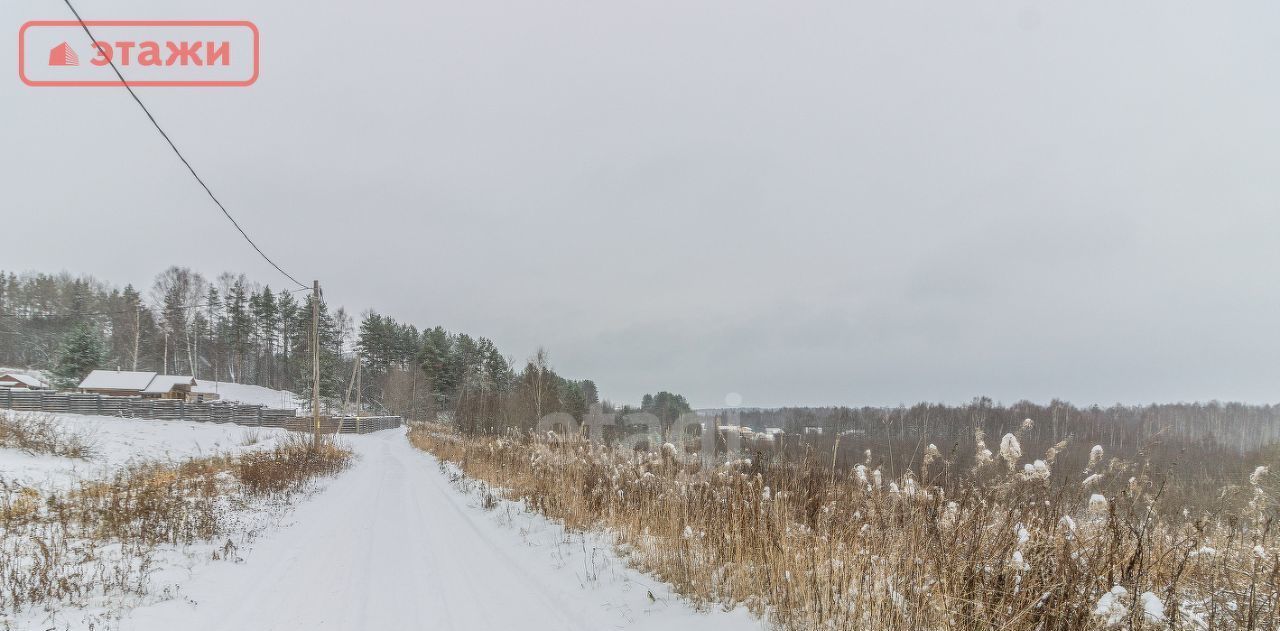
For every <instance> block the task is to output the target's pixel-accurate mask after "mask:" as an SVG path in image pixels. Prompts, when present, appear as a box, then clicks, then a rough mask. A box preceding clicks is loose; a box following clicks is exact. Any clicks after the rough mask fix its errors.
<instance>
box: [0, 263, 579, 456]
mask: <svg viewBox="0 0 1280 631" xmlns="http://www.w3.org/2000/svg"><path fill="white" fill-rule="evenodd" d="M319 311H320V317H319V335H318V338H319V348H320V360H321V361H320V363H321V370H320V376H321V378H320V395H321V397H322V400H323V403H322V405H324V406H325V407H327V408H330V409H332V408H337V407H342V406H344V405H345V406H347V407H348V409H351V408H352V407H353V406H354V405H355V402H356V401H359V404H360V406H361V407H363V408H365V409H369V410H374V411H385V412H389V413H394V414H401V415H405V416H408V417H411V418H435V417H437V416H445V417H451V418H453V419H454V420H455V421H456V422H458V424H459V425H460V426H462V427H464V429H472V430H477V431H478V430H480V429H488V428H495V429H497V428H503V427H517V426H518V427H532V426H533V425H534V423H535V422H536V419H537V418H539V417H541V416H542V415H545V414H548V413H551V412H568V413H570V414H574V415H575V416H579V417H580V416H581V415H583V414H585V413H586V410H587V409H588V407H589V406H590V405H592V404H595V403H598V402H600V396H599V392H598V391H597V389H596V386H595V384H594V382H592V381H590V380H582V381H574V380H569V379H565V378H563V377H561V376H560V375H558V374H556V372H555V371H554V370H553V369H552V368H551V366H550V361H549V359H548V355H547V353H546V352H545V351H542V350H540V351H539V352H538V353H537V354H536V355H535V356H534V357H533V358H531V359H529V360H528V361H527V362H525V363H524V364H523V365H520V366H518V365H517V364H516V363H515V362H514V360H512V359H511V358H509V357H507V356H504V355H503V354H502V353H501V352H499V350H498V348H497V347H496V345H495V344H494V343H493V342H492V341H491V340H488V339H486V338H483V337H472V336H470V335H467V334H464V333H452V332H449V331H446V330H445V329H443V328H441V327H438V326H437V327H434V328H427V329H421V330H420V329H418V328H417V327H416V326H414V325H412V324H406V323H401V322H397V321H396V320H394V319H392V318H389V317H386V316H383V315H379V314H377V313H374V312H372V311H369V312H366V313H365V314H364V315H363V317H362V318H361V321H360V323H359V325H358V326H357V325H355V324H354V322H353V319H352V317H351V316H350V315H349V314H348V312H347V311H346V310H345V309H344V308H342V307H337V308H330V306H329V305H328V304H327V303H326V302H325V300H324V299H323V297H321V300H320V302H319ZM311 340H312V314H311V296H310V294H309V292H307V293H302V292H299V291H289V290H273V289H272V288H271V287H269V286H266V285H260V284H258V283H254V282H251V281H249V280H248V279H247V278H246V277H245V276H244V275H243V274H231V273H224V274H221V275H219V276H218V277H217V278H216V279H214V280H213V281H210V280H208V279H206V278H205V277H203V276H202V275H201V274H199V273H198V272H194V271H192V270H190V269H188V268H184V267H176V266H175V267H171V268H169V269H167V270H165V271H164V272H161V273H160V274H159V275H157V276H156V278H155V280H154V281H153V282H152V284H151V286H150V287H149V288H147V289H146V290H145V293H144V291H143V290H139V289H138V288H136V287H134V286H133V285H126V286H125V287H123V288H117V287H113V286H111V285H108V284H107V283H104V282H101V281H99V280H96V279H94V278H92V277H87V276H72V275H70V274H67V273H62V274H40V273H30V274H17V273H13V272H10V273H4V272H0V365H4V366H12V367H22V368H38V369H46V370H53V371H54V372H55V373H56V374H58V375H59V376H60V377H61V378H62V380H63V385H68V384H70V383H72V382H75V381H78V379H79V378H82V377H83V376H84V374H87V372H88V371H89V370H91V369H93V368H107V369H122V370H147V371H156V372H163V373H171V374H190V375H193V376H195V377H197V378H199V379H208V380H218V381H229V382H234V383H246V384H253V385H260V386H265V387H269V388H277V389H285V390H292V391H294V392H297V393H299V394H300V395H302V396H303V397H304V398H309V397H310V393H311V381H312V363H311ZM357 358H358V362H359V369H358V370H357V366H356V363H357Z"/></svg>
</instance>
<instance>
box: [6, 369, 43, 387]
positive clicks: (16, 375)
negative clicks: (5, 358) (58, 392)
mask: <svg viewBox="0 0 1280 631" xmlns="http://www.w3.org/2000/svg"><path fill="white" fill-rule="evenodd" d="M5 377H8V378H10V379H13V380H14V381H17V382H18V383H20V384H22V385H25V386H27V387H28V388H43V387H45V384H44V382H43V381H40V380H39V379H37V378H35V377H32V376H31V375H24V374H22V373H20V372H0V379H3V378H5Z"/></svg>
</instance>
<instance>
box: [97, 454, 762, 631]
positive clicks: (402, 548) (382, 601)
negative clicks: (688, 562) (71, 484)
mask: <svg viewBox="0 0 1280 631" xmlns="http://www.w3.org/2000/svg"><path fill="white" fill-rule="evenodd" d="M350 442H351V444H352V446H353V447H354V448H355V449H356V451H357V452H358V453H359V455H360V460H359V462H358V463H357V464H356V465H355V466H354V467H353V468H352V470H350V471H348V472H347V473H345V474H343V475H342V476H341V477H339V478H337V479H335V480H333V481H331V482H329V484H328V487H327V488H326V489H325V490H324V491H323V492H321V493H319V494H318V495H316V496H315V497H313V498H311V499H309V500H306V501H304V502H303V504H302V505H301V506H299V507H298V509H297V511H296V512H295V513H294V514H293V515H292V517H291V519H290V522H291V524H290V525H288V526H287V527H284V528H281V529H280V530H278V531H276V532H274V533H271V534H269V535H267V536H265V537H264V538H263V539H260V540H259V541H258V542H257V543H256V544H255V545H254V549H253V550H252V551H250V552H249V553H248V554H247V555H245V562H244V563H228V562H215V563H212V564H208V565H205V566H203V567H201V568H198V569H197V570H196V572H195V574H194V575H193V576H192V577H191V578H190V579H189V580H186V581H183V582H182V583H183V585H182V596H180V597H178V598H175V599H172V600H169V601H165V602H161V603H158V604H154V605H150V606H146V607H142V608H140V609H136V610H134V611H133V612H132V613H131V614H128V615H127V616H126V618H125V619H124V620H122V621H121V628H122V629H136V630H143V631H151V630H155V631H162V630H163V631H168V630H171V629H184V630H186V631H198V630H206V629H207V630H213V629H218V630H227V631H243V630H248V629H252V630H257V631H267V630H275V629H306V630H308V631H313V630H317V629H336V630H348V629H349V630H357V629H369V630H373V629H378V630H383V629H385V630H396V631H400V630H409V629H432V630H440V631H445V630H451V629H456V630H459V631H463V630H465V631H479V630H485V629H494V630H501V631H510V630H520V631H542V630H544V629H545V630H552V629H554V630H557V631H559V630H577V629H581V630H584V631H587V630H590V631H598V630H600V629H664V630H672V629H695V628H696V629H698V630H699V631H716V630H721V629H726V630H727V629H759V628H761V623H760V622H759V621H758V620H755V619H753V618H752V617H750V616H749V615H748V614H747V613H746V612H745V611H743V610H742V609H741V608H739V609H737V610H734V611H732V612H727V613H726V612H724V611H721V610H720V609H719V608H716V607H713V608H711V611H710V612H706V613H700V612H696V611H693V610H692V609H691V608H690V607H689V606H688V605H687V604H684V603H683V602H681V601H680V600H679V599H678V598H676V597H675V596H674V595H672V594H671V593H670V592H669V591H668V590H667V589H666V586H665V585H663V584H661V583H659V582H657V581H656V580H655V579H653V578H652V577H649V576H645V575H643V574H639V573H637V572H635V571H633V570H630V569H628V568H626V567H625V566H624V564H623V563H622V562H621V561H619V560H618V559H617V557H616V556H614V555H613V553H612V552H610V551H609V550H608V545H607V543H605V541H604V539H603V538H600V537H594V536H588V537H586V538H585V539H584V538H582V537H580V536H571V537H566V535H565V533H564V531H563V530H562V529H561V528H559V527H558V526H556V525H555V524H553V523H550V522H548V521H546V520H544V519H542V518H540V517H537V516H534V515H530V514H527V513H524V512H522V511H519V510H518V508H517V507H516V506H515V505H513V504H510V503H504V504H503V505H502V506H500V507H499V508H498V509H496V510H491V511H485V510H483V509H481V508H479V507H478V506H477V505H476V504H477V500H476V499H475V498H474V497H472V496H469V495H466V494H463V493H462V492H460V491H458V490H457V489H455V488H454V487H453V486H451V485H450V483H449V481H448V478H447V477H446V475H445V474H444V473H442V472H441V470H440V468H439V466H438V465H437V463H436V461H435V459H434V458H432V457H431V456H429V455H427V454H425V453H423V452H421V451H418V450H416V449H414V448H413V447H411V446H410V445H409V444H408V441H407V440H406V439H405V437H404V435H403V434H402V433H401V432H399V431H387V432H380V433H378V434H371V435H367V436H357V437H352V438H350ZM651 594H652V596H651Z"/></svg>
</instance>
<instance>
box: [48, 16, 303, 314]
mask: <svg viewBox="0 0 1280 631" xmlns="http://www.w3.org/2000/svg"><path fill="white" fill-rule="evenodd" d="M62 1H63V2H64V3H66V5H67V8H68V9H71V13H72V14H73V15H75V16H76V21H78V22H80V28H82V29H84V33H85V35H88V36H89V40H90V41H91V42H93V45H94V47H96V48H97V49H98V54H100V55H102V57H103V58H104V59H106V60H107V63H109V64H111V69H112V70H114V71H115V73H116V77H117V78H119V79H120V85H123V86H124V89H126V90H128V91H129V96H131V97H133V100H134V101H135V102H136V103H137V104H138V107H141V108H142V112H143V113H144V114H146V115H147V118H148V119H150V120H151V124H152V125H154V126H155V128H156V131H158V132H160V135H161V136H163V137H164V140H165V142H167V143H169V148H170V149H173V152H174V153H175V154H177V156H178V159H179V160H181V161H182V164H184V165H185V166H186V167H187V170H188V171H190V172H191V176H192V177H194V178H195V179H196V182H199V183H200V187H201V188H203V189H204V192H205V193H208V194H209V199H212V200H213V203H214V204H217V205H218V209H219V210H221V211H222V214H223V215H226V217H227V220H228V221H230V222H231V225H233V226H235V227H236V230H238V231H239V232H240V236H242V237H244V240H245V241H248V242H249V245H251V246H253V249H254V250H255V251H257V252H258V255H259V256H261V257H262V258H263V260H265V261H266V262H268V263H270V264H271V267H274V268H276V271H278V272H280V273H281V274H284V276H285V278H288V279H289V280H291V281H293V282H294V284H296V285H298V286H299V287H302V288H304V289H309V287H307V286H306V285H304V284H302V283H301V282H299V281H298V279H296V278H294V277H293V276H292V275H290V274H289V272H286V271H284V269H283V268H281V267H280V266H279V265H277V264H276V262H275V261H273V260H271V257H269V256H267V254H266V252H263V251H262V248H260V247H258V244H257V243H254V242H253V239H251V238H250V237H249V234H248V233H247V232H245V231H244V228H241V227H240V223H239V222H237V221H236V219H235V217H232V216H231V213H230V212H227V208H226V206H223V205H222V202H220V201H218V198H217V197H216V196H215V195H214V194H213V191H211V190H209V185H207V184H205V183H204V180H203V179H201V178H200V174H198V173H196V170H195V168H194V167H192V166H191V163H190V162H188V161H187V158H186V157H185V156H183V155H182V152H181V151H178V146H177V145H175V144H174V143H173V140H172V139H171V138H169V134H167V133H165V131H164V129H163V128H162V127H160V123H158V122H156V117H155V116H152V115H151V110H148V109H147V106H146V105H145V104H143V102H142V99H140V98H138V95H137V93H135V92H134V91H133V88H132V87H131V86H130V85H129V82H128V81H125V79H124V75H123V74H120V69H119V68H117V67H116V62H115V61H114V60H112V58H111V56H109V55H107V53H106V51H104V50H103V49H102V45H101V44H99V43H98V38H96V37H94V36H93V33H92V32H90V31H89V26H88V25H87V24H85V23H84V18H81V17H80V12H79V11H76V8H75V7H74V6H72V5H71V0H62Z"/></svg>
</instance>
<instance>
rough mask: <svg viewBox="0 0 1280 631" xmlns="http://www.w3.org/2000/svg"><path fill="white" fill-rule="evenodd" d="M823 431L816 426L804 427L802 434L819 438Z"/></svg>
mask: <svg viewBox="0 0 1280 631" xmlns="http://www.w3.org/2000/svg"><path fill="white" fill-rule="evenodd" d="M824 431H825V429H824V428H822V427H818V426H816V425H806V426H805V427H804V433H805V434H809V435H811V436H821V435H822V434H823V433H824Z"/></svg>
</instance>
